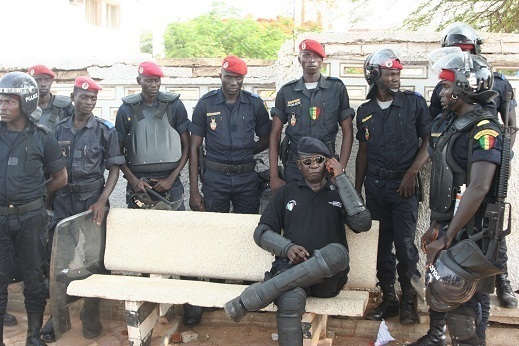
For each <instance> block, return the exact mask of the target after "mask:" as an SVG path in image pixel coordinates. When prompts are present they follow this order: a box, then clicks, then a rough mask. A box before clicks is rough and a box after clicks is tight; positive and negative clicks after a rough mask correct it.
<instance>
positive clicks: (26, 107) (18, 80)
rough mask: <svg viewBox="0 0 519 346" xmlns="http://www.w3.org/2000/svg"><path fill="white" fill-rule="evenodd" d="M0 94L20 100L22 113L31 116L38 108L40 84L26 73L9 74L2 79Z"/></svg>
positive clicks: (0, 80)
mask: <svg viewBox="0 0 519 346" xmlns="http://www.w3.org/2000/svg"><path fill="white" fill-rule="evenodd" d="M0 94H5V95H16V96H18V97H19V98H20V111H21V112H22V113H23V114H25V115H29V114H31V113H32V112H33V111H34V110H35V109H36V107H37V106H38V84H36V81H35V80H34V78H32V77H31V76H29V75H28V74H27V73H24V72H9V73H7V74H6V75H4V76H3V77H2V78H0Z"/></svg>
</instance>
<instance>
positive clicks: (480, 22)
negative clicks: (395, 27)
mask: <svg viewBox="0 0 519 346" xmlns="http://www.w3.org/2000/svg"><path fill="white" fill-rule="evenodd" d="M453 22H464V23H468V24H470V25H472V27H474V29H476V30H478V31H489V32H505V33H519V1H517V0H486V1H481V0H433V1H422V3H421V4H420V6H419V7H418V8H417V9H416V10H415V11H414V12H413V13H411V14H410V15H409V17H408V18H407V19H406V20H405V21H404V23H403V26H404V28H407V29H411V30H418V29H420V28H422V27H424V26H432V27H433V28H435V29H436V30H442V29H443V28H445V27H446V26H447V25H449V24H451V23H453Z"/></svg>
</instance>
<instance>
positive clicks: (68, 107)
mask: <svg viewBox="0 0 519 346" xmlns="http://www.w3.org/2000/svg"><path fill="white" fill-rule="evenodd" d="M72 114H74V105H73V104H72V99H71V98H70V97H66V96H62V95H52V94H50V101H49V105H48V107H47V108H45V109H42V110H41V116H40V118H39V119H38V120H37V121H36V122H37V123H38V124H40V125H45V126H47V127H48V128H49V130H51V132H54V129H55V128H56V125H57V124H58V123H59V122H60V121H61V120H63V119H66V118H68V117H69V116H71V115H72Z"/></svg>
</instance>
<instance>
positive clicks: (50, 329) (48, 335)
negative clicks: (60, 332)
mask: <svg viewBox="0 0 519 346" xmlns="http://www.w3.org/2000/svg"><path fill="white" fill-rule="evenodd" d="M40 334H41V338H42V340H43V341H45V342H48V343H51V342H56V334H54V322H53V320H52V316H51V317H50V318H49V319H48V320H47V322H46V323H45V325H44V326H43V328H42V329H41V330H40Z"/></svg>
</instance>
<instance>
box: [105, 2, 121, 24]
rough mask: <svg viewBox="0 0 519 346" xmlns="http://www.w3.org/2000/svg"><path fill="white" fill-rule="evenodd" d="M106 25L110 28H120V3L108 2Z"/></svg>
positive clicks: (106, 6)
mask: <svg viewBox="0 0 519 346" xmlns="http://www.w3.org/2000/svg"><path fill="white" fill-rule="evenodd" d="M105 8H106V16H105V18H106V25H105V26H106V27H107V28H110V29H119V17H120V11H119V5H118V4H106V5H105Z"/></svg>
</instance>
